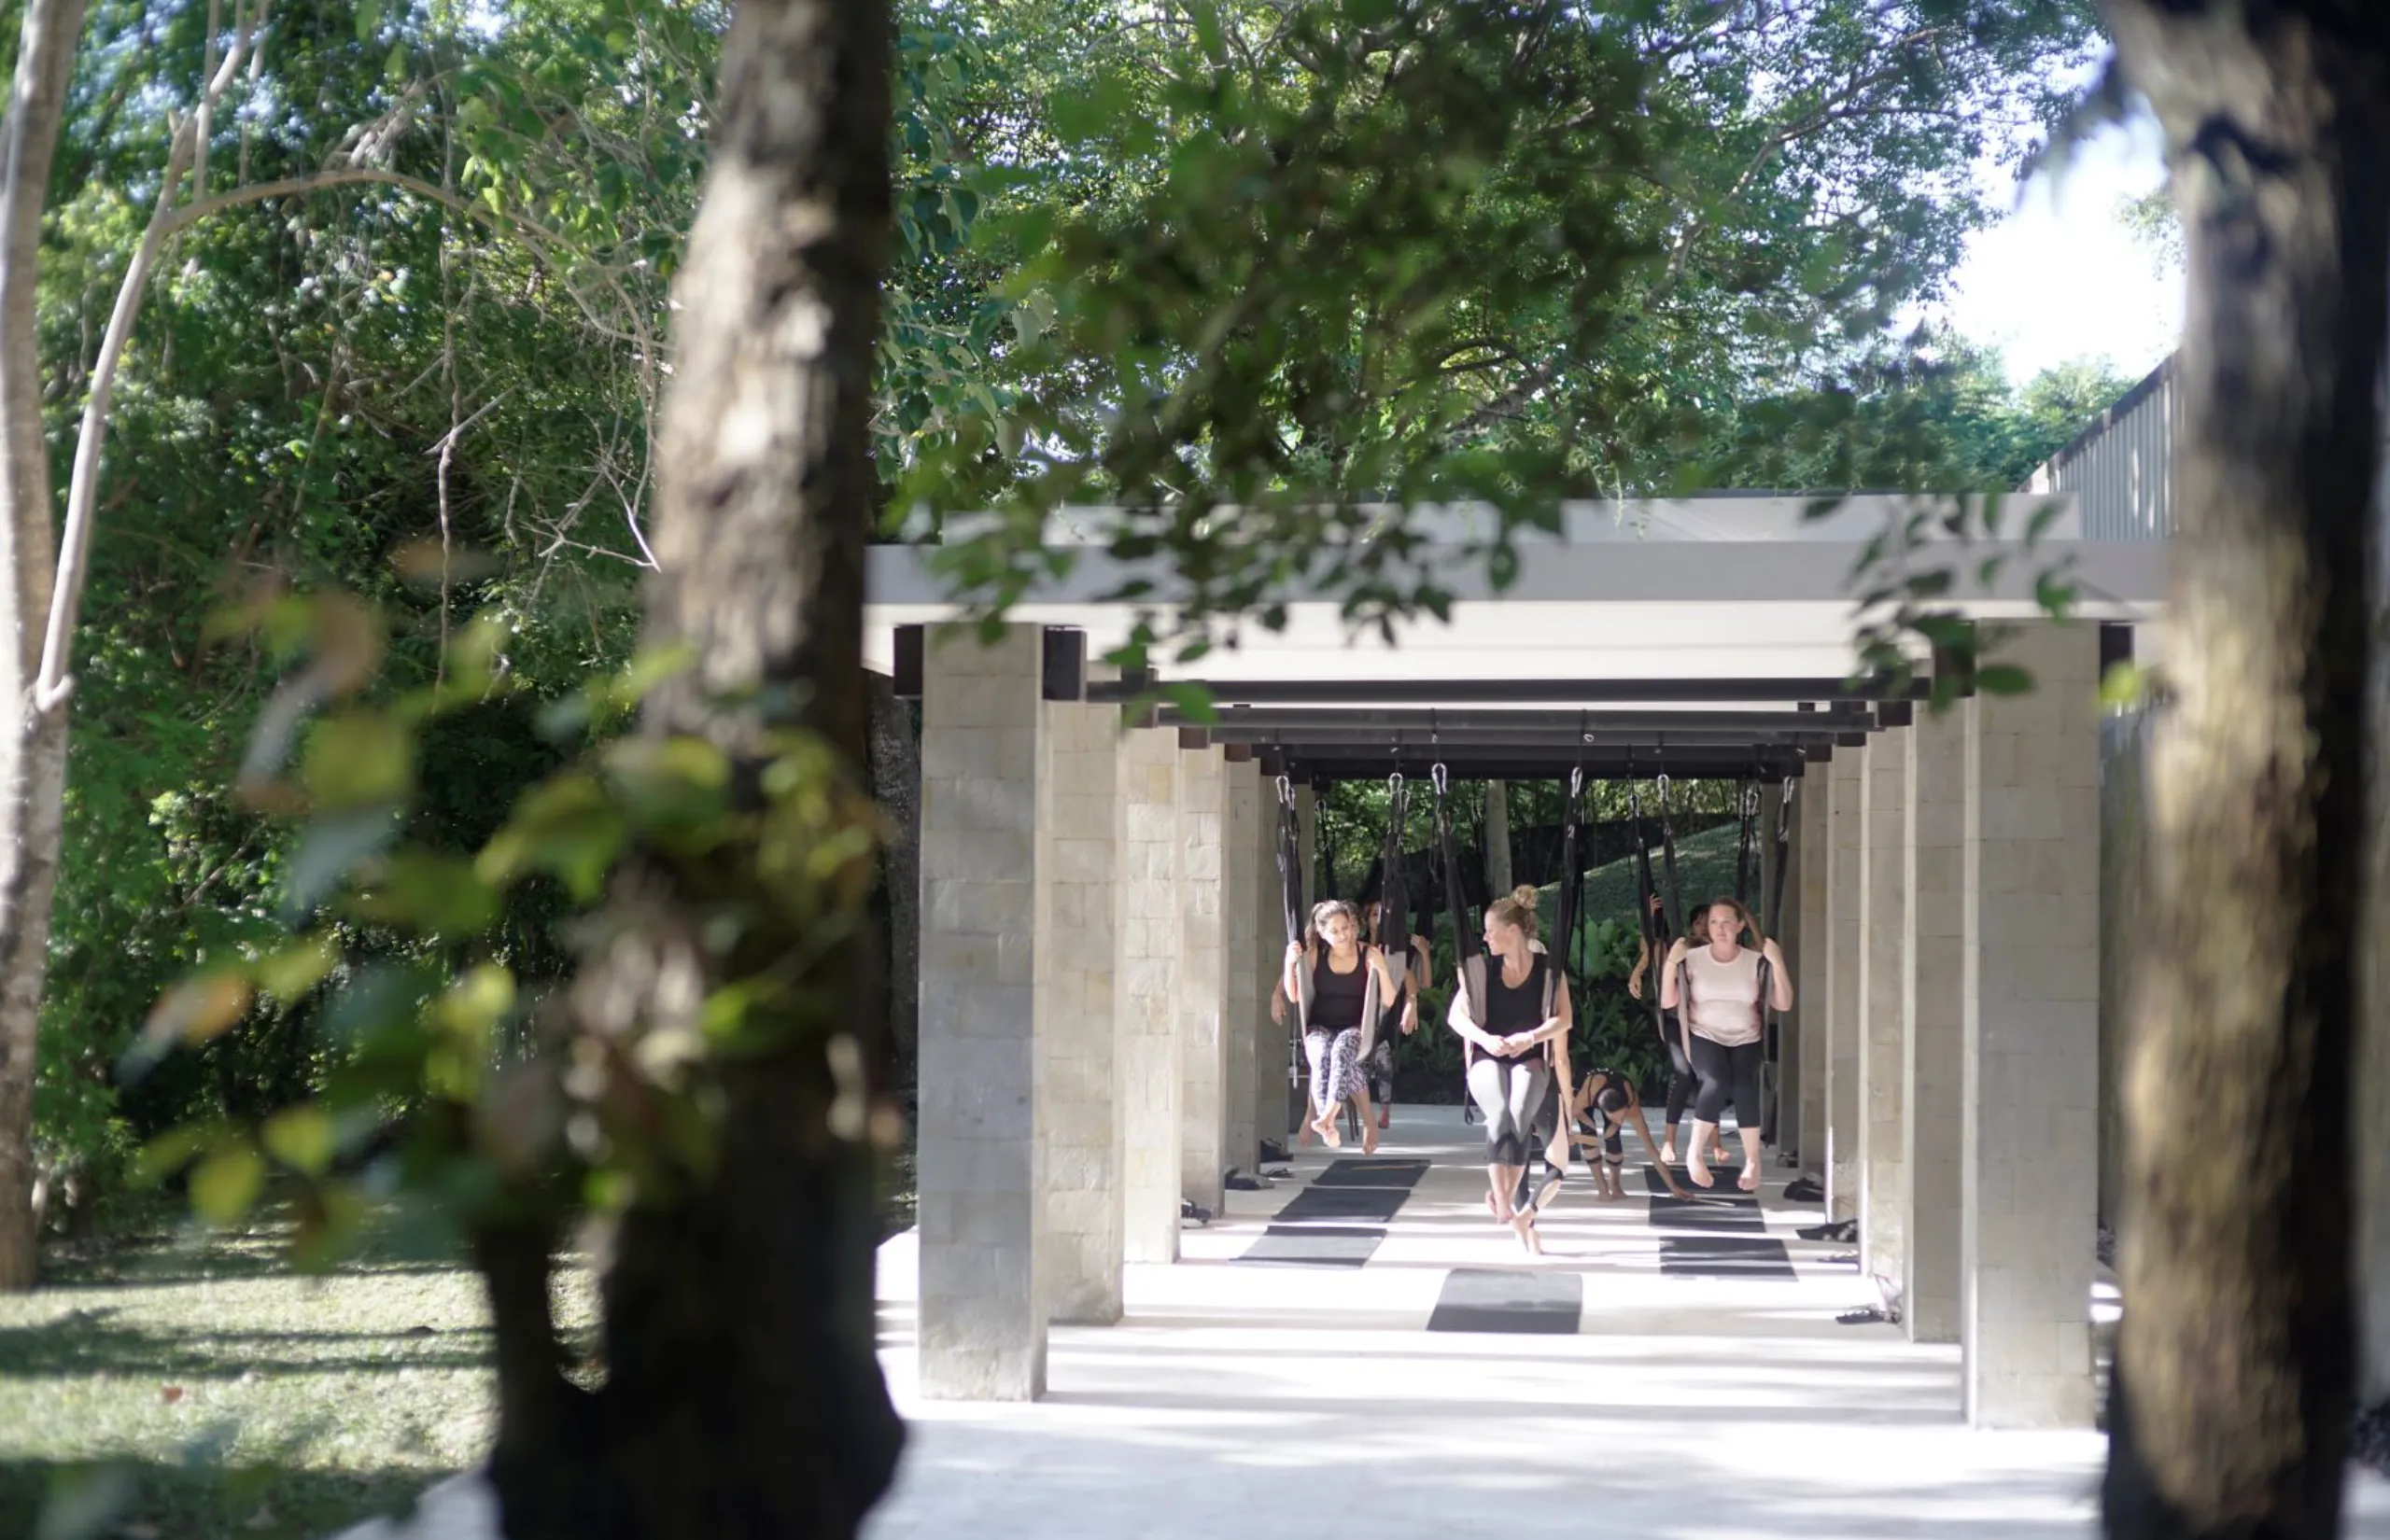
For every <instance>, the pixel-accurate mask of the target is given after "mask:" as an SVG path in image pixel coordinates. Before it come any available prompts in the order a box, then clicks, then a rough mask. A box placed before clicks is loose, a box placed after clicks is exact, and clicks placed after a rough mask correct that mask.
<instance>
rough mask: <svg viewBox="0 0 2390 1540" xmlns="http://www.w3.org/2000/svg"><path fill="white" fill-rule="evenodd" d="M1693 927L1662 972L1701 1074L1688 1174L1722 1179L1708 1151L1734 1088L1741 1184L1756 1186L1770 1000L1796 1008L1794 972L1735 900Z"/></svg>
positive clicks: (1663, 997) (1715, 903) (1663, 988)
mask: <svg viewBox="0 0 2390 1540" xmlns="http://www.w3.org/2000/svg"><path fill="white" fill-rule="evenodd" d="M1689 929H1690V930H1691V931H1692V932H1693V933H1692V934H1691V935H1690V936H1685V937H1680V938H1679V940H1678V941H1677V944H1676V945H1674V946H1671V947H1669V948H1668V961H1667V968H1666V972H1665V973H1662V974H1661V976H1660V1003H1661V1005H1663V1006H1673V1007H1675V1008H1676V1011H1677V1015H1678V1019H1679V1020H1680V1021H1681V1022H1682V1023H1683V1027H1682V1031H1683V1033H1684V1050H1685V1053H1686V1055H1687V1056H1688V1057H1691V1058H1692V1060H1693V1068H1694V1072H1695V1073H1696V1074H1698V1075H1699V1076H1700V1077H1701V1098H1700V1099H1699V1100H1698V1101H1696V1102H1694V1109H1693V1139H1692V1141H1691V1142H1690V1144H1689V1145H1688V1146H1687V1148H1686V1150H1685V1162H1684V1169H1685V1174H1686V1175H1687V1176H1690V1177H1691V1178H1693V1184H1694V1186H1696V1187H1711V1186H1715V1185H1717V1180H1718V1179H1717V1178H1715V1177H1713V1176H1711V1175H1710V1174H1709V1162H1708V1160H1707V1159H1705V1158H1704V1155H1705V1152H1706V1151H1707V1149H1708V1142H1709V1141H1710V1140H1711V1139H1712V1138H1713V1137H1714V1136H1715V1135H1716V1134H1717V1131H1718V1123H1719V1120H1720V1119H1721V1118H1722V1117H1723V1116H1724V1115H1725V1112H1726V1102H1727V1099H1728V1096H1729V1093H1730V1092H1731V1094H1732V1098H1733V1100H1734V1103H1735V1124H1736V1131H1738V1132H1739V1133H1740V1134H1741V1135H1742V1136H1743V1174H1742V1178H1741V1180H1740V1181H1738V1182H1736V1186H1738V1187H1740V1188H1741V1189H1742V1190H1743V1191H1745V1192H1747V1193H1750V1192H1757V1191H1758V1190H1759V1178H1760V1164H1759V1132H1760V1122H1761V1118H1762V1115H1763V1114H1762V1112H1761V1109H1760V1099H1759V1082H1760V1065H1761V1063H1762V1061H1763V1060H1764V1058H1765V1057H1766V1055H1767V1049H1766V1045H1765V1044H1766V1037H1767V1032H1766V1023H1767V1010H1766V1007H1765V1005H1764V1004H1763V1001H1765V1002H1766V1003H1767V1004H1772V1005H1773V1006H1774V1008H1775V1009H1777V1010H1778V1011H1789V1010H1791V1009H1793V974H1792V971H1791V970H1789V969H1787V968H1786V967H1785V966H1784V954H1783V953H1782V952H1779V951H1778V950H1777V947H1776V943H1774V942H1772V941H1768V940H1765V939H1764V938H1762V937H1761V936H1760V934H1759V927H1758V926H1756V925H1754V924H1752V923H1751V916H1750V910H1748V909H1746V908H1744V907H1743V906H1742V904H1741V903H1739V902H1738V901H1736V900H1735V899H1730V898H1722V899H1714V900H1712V901H1711V902H1710V904H1709V907H1708V909H1706V910H1704V911H1703V912H1702V913H1701V914H1699V915H1697V916H1695V917H1694V920H1693V923H1692V925H1691V926H1690V927H1689ZM1745 932H1749V933H1750V935H1751V937H1752V938H1753V939H1755V940H1758V941H1759V948H1758V950H1756V951H1754V950H1752V949H1751V948H1750V947H1748V946H1745V945H1743V944H1742V938H1743V936H1744V934H1745ZM1688 944H1690V945H1688Z"/></svg>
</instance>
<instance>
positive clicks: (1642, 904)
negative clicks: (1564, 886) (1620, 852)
mask: <svg viewBox="0 0 2390 1540" xmlns="http://www.w3.org/2000/svg"><path fill="white" fill-rule="evenodd" d="M1632 768H1633V767H1632V766H1630V767H1629V771H1630V778H1629V779H1628V780H1627V783H1626V818H1627V821H1628V822H1629V823H1630V824H1631V825H1633V829H1634V834H1635V917H1636V918H1637V919H1638V921H1639V922H1640V923H1641V925H1642V928H1643V946H1644V954H1645V956H1647V957H1649V958H1650V959H1651V961H1650V963H1649V964H1648V965H1647V966H1648V972H1647V973H1646V974H1645V977H1646V978H1647V980H1648V981H1649V982H1648V983H1647V984H1646V986H1645V992H1644V996H1643V998H1644V1000H1645V1001H1648V1002H1649V1003H1650V1005H1651V1007H1652V1031H1654V1032H1656V1033H1658V1034H1659V1036H1660V1037H1661V1039H1662V1040H1663V1041H1665V1040H1666V1037H1667V1035H1668V1017H1667V1012H1666V1010H1664V1009H1663V1008H1662V1007H1661V1005H1660V981H1661V980H1662V978H1664V977H1665V976H1666V972H1667V966H1668V947H1669V945H1670V944H1671V943H1672V942H1673V941H1674V940H1675V939H1676V938H1675V937H1674V935H1672V934H1671V933H1670V931H1669V929H1668V912H1667V905H1666V904H1665V903H1664V904H1661V905H1660V906H1659V912H1658V913H1657V914H1654V913H1652V895H1653V894H1654V893H1655V892H1657V891H1658V889H1656V888H1654V887H1653V886H1652V842H1651V841H1650V839H1649V838H1647V837H1646V836H1645V834H1644V833H1643V797H1642V792H1641V790H1640V789H1639V787H1638V784H1637V783H1636V781H1635V780H1634V779H1633V778H1632V777H1631V772H1632Z"/></svg>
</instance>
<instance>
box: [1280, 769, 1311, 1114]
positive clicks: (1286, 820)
mask: <svg viewBox="0 0 2390 1540" xmlns="http://www.w3.org/2000/svg"><path fill="white" fill-rule="evenodd" d="M1302 849H1303V833H1302V821H1301V819H1299V818H1298V817H1297V816H1296V813H1295V785H1294V782H1293V781H1291V780H1289V779H1287V778H1286V777H1284V776H1280V777H1278V899H1279V909H1280V911H1281V912H1282V913H1283V914H1284V915H1285V917H1286V945H1289V946H1294V945H1300V943H1301V941H1302V939H1303V858H1302ZM1281 972H1282V973H1283V972H1284V970H1283V968H1282V969H1281ZM1286 1004H1287V1006H1288V1007H1289V1008H1288V1010H1287V1012H1286V1019H1287V1021H1288V1022H1289V1023H1290V1024H1291V1025H1292V1027H1293V1030H1292V1031H1291V1032H1289V1033H1288V1034H1287V1037H1286V1085H1288V1086H1289V1087H1295V1088H1300V1086H1301V1085H1302V1083H1303V1029H1304V1027H1305V1022H1304V1019H1303V1018H1304V1016H1305V1015H1306V1014H1307V1013H1308V1006H1307V1005H1306V1004H1305V1002H1304V1001H1303V1000H1302V999H1301V998H1300V991H1298V992H1297V996H1296V998H1294V999H1291V1000H1289V1001H1286Z"/></svg>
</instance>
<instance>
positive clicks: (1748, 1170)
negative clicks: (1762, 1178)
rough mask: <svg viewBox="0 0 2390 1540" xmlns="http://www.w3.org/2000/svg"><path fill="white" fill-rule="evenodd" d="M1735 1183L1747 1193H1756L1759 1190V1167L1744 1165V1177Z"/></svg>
mask: <svg viewBox="0 0 2390 1540" xmlns="http://www.w3.org/2000/svg"><path fill="white" fill-rule="evenodd" d="M1735 1185H1736V1186H1737V1187H1740V1188H1741V1189H1742V1190H1743V1191H1745V1192H1747V1193H1755V1192H1757V1191H1759V1168H1758V1167H1756V1166H1746V1167H1744V1168H1743V1174H1742V1177H1741V1179H1740V1180H1739V1181H1737V1182H1736V1183H1735Z"/></svg>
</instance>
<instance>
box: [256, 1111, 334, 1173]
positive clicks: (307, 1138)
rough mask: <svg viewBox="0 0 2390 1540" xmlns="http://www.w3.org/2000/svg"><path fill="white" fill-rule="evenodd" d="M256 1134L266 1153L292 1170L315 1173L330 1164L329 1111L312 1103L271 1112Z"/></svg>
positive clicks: (331, 1141) (331, 1140) (331, 1144)
mask: <svg viewBox="0 0 2390 1540" xmlns="http://www.w3.org/2000/svg"><path fill="white" fill-rule="evenodd" d="M258 1133H259V1137H260V1139H261V1140H263V1141H264V1143H265V1147H266V1150H267V1153H269V1154H271V1155H273V1156H274V1159H276V1160H279V1161H281V1162H282V1163H283V1164H284V1165H285V1166H288V1167H289V1168H290V1169H292V1170H294V1171H300V1172H302V1173H304V1174H306V1175H308V1176H317V1175H321V1174H322V1172H323V1169H324V1168H325V1167H327V1166H329V1165H330V1164H331V1158H332V1148H333V1143H334V1140H333V1137H332V1120H331V1114H330V1113H327V1112H325V1111H324V1109H323V1108H322V1107H320V1106H318V1105H316V1103H314V1102H308V1103H304V1104H302V1105H301V1106H297V1107H288V1108H285V1109H284V1110H283V1111H281V1112H278V1113H274V1115H273V1116H272V1117H270V1118H267V1119H266V1120H265V1126H264V1127H262V1128H260V1129H259V1130H258Z"/></svg>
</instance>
